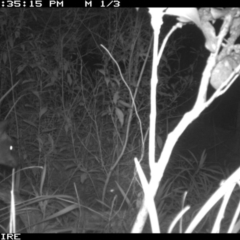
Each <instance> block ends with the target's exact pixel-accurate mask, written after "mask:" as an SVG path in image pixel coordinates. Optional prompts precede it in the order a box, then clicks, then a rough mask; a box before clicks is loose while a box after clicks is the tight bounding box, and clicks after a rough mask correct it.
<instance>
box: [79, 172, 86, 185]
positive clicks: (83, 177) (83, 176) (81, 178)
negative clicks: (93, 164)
mask: <svg viewBox="0 0 240 240" xmlns="http://www.w3.org/2000/svg"><path fill="white" fill-rule="evenodd" d="M87 178H88V175H87V173H81V177H80V182H81V183H84V182H85V181H86V180H87Z"/></svg>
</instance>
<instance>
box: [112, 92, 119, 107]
mask: <svg viewBox="0 0 240 240" xmlns="http://www.w3.org/2000/svg"><path fill="white" fill-rule="evenodd" d="M119 98H120V97H119V92H115V93H114V96H113V102H114V104H117V102H118V99H119Z"/></svg>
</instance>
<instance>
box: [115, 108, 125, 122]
mask: <svg viewBox="0 0 240 240" xmlns="http://www.w3.org/2000/svg"><path fill="white" fill-rule="evenodd" d="M115 113H116V115H117V117H118V120H119V122H120V124H121V126H123V124H124V114H123V112H122V110H120V109H119V108H117V107H116V108H115Z"/></svg>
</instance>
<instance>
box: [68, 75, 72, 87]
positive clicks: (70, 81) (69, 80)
mask: <svg viewBox="0 0 240 240" xmlns="http://www.w3.org/2000/svg"><path fill="white" fill-rule="evenodd" d="M67 81H68V84H69V86H72V78H71V75H70V74H69V73H68V74H67Z"/></svg>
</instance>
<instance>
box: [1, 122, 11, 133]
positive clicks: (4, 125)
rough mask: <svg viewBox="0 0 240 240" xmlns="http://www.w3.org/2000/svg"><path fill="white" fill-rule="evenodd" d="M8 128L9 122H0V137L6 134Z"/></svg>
mask: <svg viewBox="0 0 240 240" xmlns="http://www.w3.org/2000/svg"><path fill="white" fill-rule="evenodd" d="M8 128H9V122H8V121H2V122H0V135H1V134H3V133H4V132H6V131H7V130H8Z"/></svg>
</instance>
